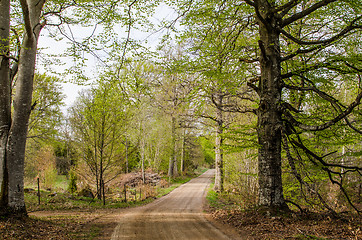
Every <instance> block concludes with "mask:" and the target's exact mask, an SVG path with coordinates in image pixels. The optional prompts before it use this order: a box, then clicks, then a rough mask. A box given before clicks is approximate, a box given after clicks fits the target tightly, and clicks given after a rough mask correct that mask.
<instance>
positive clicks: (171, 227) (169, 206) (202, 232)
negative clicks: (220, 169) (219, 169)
mask: <svg viewBox="0 0 362 240" xmlns="http://www.w3.org/2000/svg"><path fill="white" fill-rule="evenodd" d="M213 175H214V170H208V171H207V172H205V173H204V174H202V175H201V176H199V177H198V178H195V179H192V180H191V181H189V182H188V183H186V184H184V185H182V186H180V187H179V188H177V189H175V190H174V191H172V192H171V193H170V194H168V195H166V196H164V197H162V198H160V199H158V200H156V201H154V202H153V203H151V204H148V205H146V206H143V207H139V208H134V209H130V211H129V212H128V211H127V212H126V213H125V214H122V217H121V218H120V220H119V224H118V225H117V227H116V228H115V229H114V232H113V234H112V237H111V239H112V240H118V239H143V240H146V239H157V240H162V239H167V240H169V239H179V240H182V239H185V240H186V239H187V240H191V239H195V240H196V239H197V240H199V239H215V240H216V239H217V240H223V239H229V238H228V237H227V236H226V235H225V234H224V233H223V232H221V231H220V230H219V229H217V228H216V227H215V226H214V225H212V224H211V223H210V222H208V221H207V220H206V219H205V217H204V214H203V212H202V209H203V201H204V199H205V196H206V192H207V189H208V186H209V184H210V181H211V179H212V177H213Z"/></svg>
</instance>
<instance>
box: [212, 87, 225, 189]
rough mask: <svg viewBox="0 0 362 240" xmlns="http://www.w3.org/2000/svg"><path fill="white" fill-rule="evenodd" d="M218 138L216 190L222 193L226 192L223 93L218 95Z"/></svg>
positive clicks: (216, 137)
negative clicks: (223, 147)
mask: <svg viewBox="0 0 362 240" xmlns="http://www.w3.org/2000/svg"><path fill="white" fill-rule="evenodd" d="M216 101H217V102H216V136H215V184H214V190H215V191H216V192H222V191H223V190H224V173H223V165H224V164H223V151H222V142H223V136H222V134H223V124H224V121H223V111H222V104H223V96H222V93H217V94H216Z"/></svg>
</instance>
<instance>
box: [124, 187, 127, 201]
mask: <svg viewBox="0 0 362 240" xmlns="http://www.w3.org/2000/svg"><path fill="white" fill-rule="evenodd" d="M123 190H124V202H127V186H126V184H124V185H123Z"/></svg>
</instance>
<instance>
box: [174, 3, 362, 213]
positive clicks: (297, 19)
mask: <svg viewBox="0 0 362 240" xmlns="http://www.w3.org/2000/svg"><path fill="white" fill-rule="evenodd" d="M178 6H179V8H178V12H179V13H180V15H181V16H185V17H184V23H185V25H187V26H188V30H189V29H191V30H189V32H191V33H192V31H194V32H195V33H196V34H194V35H191V38H189V39H190V41H191V42H195V39H196V41H197V39H198V41H197V42H198V46H202V45H203V44H208V41H207V36H208V35H212V34H213V33H214V31H215V27H214V26H213V23H215V22H221V23H222V24H223V25H224V28H223V29H224V31H225V32H226V33H229V35H230V36H232V35H234V36H235V38H234V41H232V42H230V41H227V42H225V43H223V46H224V47H223V48H224V49H225V50H227V49H229V48H228V46H229V45H231V46H233V48H231V50H230V51H225V55H229V56H230V59H231V60H232V61H230V60H229V62H231V63H232V64H230V63H229V64H228V67H229V68H232V69H235V68H238V69H239V71H248V72H249V73H250V74H246V75H245V76H241V77H242V78H243V82H244V84H247V85H248V87H249V88H250V89H252V90H254V91H255V93H256V94H257V95H258V98H259V104H258V107H257V108H256V109H255V110H254V112H255V113H256V115H257V118H258V124H257V134H258V163H259V164H258V165H259V167H258V178H259V205H260V206H264V207H266V208H267V209H269V210H276V209H288V207H287V205H286V202H285V199H284V196H283V183H282V151H283V150H284V151H285V153H286V157H287V160H288V163H289V167H290V169H291V170H292V172H293V174H294V177H295V178H296V179H298V180H299V182H300V184H301V185H302V186H303V188H307V189H308V188H309V187H310V186H309V184H308V183H306V182H305V181H303V179H302V178H301V177H300V171H302V170H301V169H299V170H297V169H296V168H295V164H294V163H295V162H297V161H301V160H300V158H304V157H306V158H307V159H309V161H311V162H312V163H313V164H315V165H317V166H320V168H319V169H320V171H322V172H324V173H325V174H326V175H328V176H329V178H330V180H331V182H332V183H334V184H336V185H338V186H339V187H340V188H341V191H342V192H344V193H345V195H346V197H347V198H348V196H347V194H346V191H345V189H344V186H343V185H342V179H343V177H342V176H341V175H340V173H337V172H335V171H334V170H333V168H334V167H340V168H342V169H345V171H343V175H344V174H349V173H351V172H355V173H359V174H361V168H360V167H358V166H351V165H346V164H340V163H332V160H331V159H330V160H326V159H327V158H329V157H331V154H326V155H319V154H318V153H316V152H315V151H314V150H313V149H311V148H310V145H307V144H306V142H308V136H311V135H313V133H316V132H321V131H325V130H328V129H333V128H334V127H335V126H339V127H340V128H339V129H342V128H346V127H347V128H351V129H354V131H355V132H360V130H359V127H358V124H359V123H358V122H356V121H354V124H352V123H351V121H349V118H352V119H358V118H356V116H357V115H358V114H357V112H358V111H356V107H357V106H358V105H359V104H360V101H361V98H362V92H361V86H360V83H359V81H360V72H361V67H360V61H356V59H358V57H357V55H356V52H359V51H358V50H357V51H355V50H356V49H359V47H358V43H359V41H360V36H361V18H362V17H361V7H362V6H361V4H360V3H356V2H353V1H341V0H320V1H314V0H313V1H312V0H311V1H295V0H290V1H269V0H244V1H240V2H234V1H222V2H216V1H203V2H202V4H201V3H199V2H198V3H197V4H196V3H194V4H192V3H191V5H190V2H188V1H186V2H185V1H183V2H181V3H180V4H179V5H178ZM189 32H188V33H189ZM235 33H240V34H235ZM186 36H187V34H186ZM189 36H190V34H189ZM351 39H353V40H354V41H351ZM348 46H354V47H348ZM197 51H200V52H202V51H205V49H203V48H202V47H199V48H196V50H195V51H194V52H192V53H196V54H197V53H198V52H197ZM199 55H200V54H199ZM212 56H213V55H206V58H205V57H202V58H199V59H198V61H204V62H206V64H211V62H212V61H210V60H212V59H213V58H212ZM347 79H349V80H348V81H349V82H350V84H352V85H353V88H354V91H353V100H351V101H345V100H343V99H339V98H338V96H337V95H336V91H335V89H336V86H337V85H338V83H339V82H345V81H347ZM337 93H338V92H337ZM313 98H319V99H321V100H322V101H324V102H325V103H327V104H329V108H327V109H328V114H325V113H324V112H317V111H314V109H316V106H315V105H312V104H310V103H311V102H310V100H311V99H313ZM324 106H327V105H324ZM356 114H357V115H356ZM323 115H325V116H323ZM348 116H350V117H348ZM342 120H343V121H345V122H346V124H345V125H340V124H339V123H341V121H342ZM282 146H283V148H282ZM291 146H292V148H293V151H291V149H290V147H291ZM301 152H303V156H302V155H300V153H301ZM298 153H299V155H298ZM293 154H294V155H293ZM292 155H293V156H292ZM347 172H348V173H347ZM309 191H313V189H309ZM317 195H318V194H317ZM319 196H320V195H319ZM320 199H321V201H323V200H322V198H320ZM349 202H351V201H349Z"/></svg>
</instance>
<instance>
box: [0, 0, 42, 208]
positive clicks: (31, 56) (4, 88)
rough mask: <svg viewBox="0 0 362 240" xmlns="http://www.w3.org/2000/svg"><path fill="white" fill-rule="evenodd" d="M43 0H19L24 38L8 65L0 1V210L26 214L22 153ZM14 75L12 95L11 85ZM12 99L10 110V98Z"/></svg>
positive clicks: (5, 9) (6, 25) (6, 24)
mask: <svg viewBox="0 0 362 240" xmlns="http://www.w3.org/2000/svg"><path fill="white" fill-rule="evenodd" d="M44 3H45V1H32V0H29V1H25V0H24V1H20V5H21V9H22V12H23V15H22V17H23V21H24V37H23V40H22V43H19V44H21V47H20V46H19V47H20V51H19V55H17V56H16V55H15V58H18V59H16V62H15V63H14V64H13V68H10V59H14V56H12V55H11V52H10V49H11V48H10V21H11V17H10V1H1V3H0V11H1V13H2V14H1V17H0V31H1V36H0V38H1V41H0V49H1V56H0V58H1V75H0V79H1V80H0V81H1V92H0V95H1V96H0V98H1V100H0V104H1V107H2V111H1V117H0V118H1V120H0V121H1V123H0V125H1V134H0V135H1V143H0V144H1V156H0V159H1V160H0V164H1V172H0V178H1V211H2V212H15V213H20V214H23V213H26V209H25V202H24V190H23V188H24V180H23V177H24V154H25V144H26V138H27V132H28V129H27V127H28V121H29V116H30V112H31V109H32V89H33V76H34V71H35V60H36V53H37V41H38V38H39V35H40V31H41V29H42V28H43V27H44V25H45V22H44V21H43V20H42V19H41V13H42V9H43V6H44ZM15 75H16V90H15V96H14V98H13V99H12V95H11V94H12V91H11V85H12V82H13V80H14V77H15ZM12 100H13V106H14V108H13V111H11V101H12Z"/></svg>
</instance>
